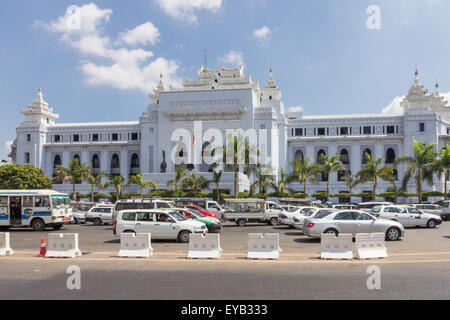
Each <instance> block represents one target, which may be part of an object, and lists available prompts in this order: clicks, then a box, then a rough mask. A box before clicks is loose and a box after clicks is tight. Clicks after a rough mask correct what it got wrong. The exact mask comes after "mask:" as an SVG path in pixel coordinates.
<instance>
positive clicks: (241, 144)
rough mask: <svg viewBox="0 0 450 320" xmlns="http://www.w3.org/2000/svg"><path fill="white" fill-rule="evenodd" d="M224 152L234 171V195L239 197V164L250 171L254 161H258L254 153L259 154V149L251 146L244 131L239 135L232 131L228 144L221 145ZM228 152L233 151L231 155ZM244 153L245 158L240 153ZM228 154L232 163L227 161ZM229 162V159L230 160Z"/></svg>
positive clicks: (224, 157)
mask: <svg viewBox="0 0 450 320" xmlns="http://www.w3.org/2000/svg"><path fill="white" fill-rule="evenodd" d="M218 149H221V151H222V153H223V159H224V161H223V162H224V163H226V165H229V166H232V168H233V171H234V196H235V198H237V197H238V171H239V165H242V168H243V169H244V172H246V171H248V172H249V173H250V167H251V166H252V163H256V159H254V158H253V156H252V155H255V154H258V149H257V148H256V147H255V146H251V145H250V144H249V143H248V141H247V140H246V139H245V136H244V135H243V134H242V133H238V135H237V136H234V135H233V134H232V133H229V134H228V136H227V144H226V145H225V146H223V147H220V148H218ZM228 152H230V153H232V155H230V154H229V153H228ZM241 153H243V154H244V159H240V158H239V154H241ZM227 156H229V157H230V158H232V159H229V160H231V161H232V163H227ZM228 162H229V161H228ZM239 162H244V163H239Z"/></svg>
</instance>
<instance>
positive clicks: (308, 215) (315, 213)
mask: <svg viewBox="0 0 450 320" xmlns="http://www.w3.org/2000/svg"><path fill="white" fill-rule="evenodd" d="M333 211H337V209H333V208H312V209H311V210H309V211H307V212H305V213H304V214H296V215H294V217H293V221H294V224H293V227H294V228H295V229H298V230H302V229H303V223H304V222H305V220H306V219H312V218H318V219H320V217H321V216H324V215H326V214H328V213H329V212H333Z"/></svg>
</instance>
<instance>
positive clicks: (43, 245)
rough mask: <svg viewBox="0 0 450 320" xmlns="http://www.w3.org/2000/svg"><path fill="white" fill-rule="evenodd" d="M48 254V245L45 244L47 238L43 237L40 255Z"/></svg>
mask: <svg viewBox="0 0 450 320" xmlns="http://www.w3.org/2000/svg"><path fill="white" fill-rule="evenodd" d="M46 254H47V246H46V245H45V238H44V237H42V238H41V250H40V252H39V257H45V255H46Z"/></svg>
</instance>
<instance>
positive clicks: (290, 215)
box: [278, 207, 314, 228]
mask: <svg viewBox="0 0 450 320" xmlns="http://www.w3.org/2000/svg"><path fill="white" fill-rule="evenodd" d="M311 209H314V207H293V208H291V209H290V210H289V211H282V212H280V214H278V222H279V223H281V224H284V225H286V226H289V227H291V228H292V227H293V225H294V217H295V216H297V215H301V214H305V213H306V212H308V211H310V210H311Z"/></svg>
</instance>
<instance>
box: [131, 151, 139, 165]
mask: <svg viewBox="0 0 450 320" xmlns="http://www.w3.org/2000/svg"><path fill="white" fill-rule="evenodd" d="M131 168H139V156H138V155H137V154H136V153H133V155H132V156H131Z"/></svg>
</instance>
